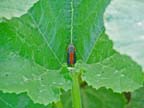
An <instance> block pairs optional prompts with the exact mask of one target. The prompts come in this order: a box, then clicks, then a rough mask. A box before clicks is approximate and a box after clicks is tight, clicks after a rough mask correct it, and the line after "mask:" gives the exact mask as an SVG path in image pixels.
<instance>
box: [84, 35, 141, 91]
mask: <svg viewBox="0 0 144 108" xmlns="http://www.w3.org/2000/svg"><path fill="white" fill-rule="evenodd" d="M88 63H91V64H83V66H82V67H83V70H84V71H85V72H84V73H83V76H82V78H83V80H85V81H87V83H88V84H89V85H92V86H93V87H94V88H96V89H98V88H100V87H106V88H112V89H113V90H114V91H116V92H123V91H133V90H135V89H137V88H139V87H141V86H142V85H143V73H142V69H141V67H140V66H139V65H137V64H136V63H135V62H134V61H132V60H131V59H130V58H129V57H127V56H125V55H120V54H119V53H117V52H116V51H114V50H113V49H112V42H111V41H110V40H109V39H108V37H107V35H105V34H103V35H102V36H101V37H100V38H99V39H98V41H97V43H96V45H95V48H94V50H93V52H92V55H91V56H90V59H89V61H88Z"/></svg>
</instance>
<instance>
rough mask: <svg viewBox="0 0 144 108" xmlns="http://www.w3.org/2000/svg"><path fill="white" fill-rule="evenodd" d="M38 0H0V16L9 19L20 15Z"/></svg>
mask: <svg viewBox="0 0 144 108" xmlns="http://www.w3.org/2000/svg"><path fill="white" fill-rule="evenodd" d="M37 1H38V0H1V1H0V18H6V19H11V18H12V17H20V16H22V15H24V14H25V13H27V11H28V10H29V9H30V8H31V7H32V6H33V5H34V3H36V2H37Z"/></svg>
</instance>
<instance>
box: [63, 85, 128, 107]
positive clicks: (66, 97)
mask: <svg viewBox="0 0 144 108" xmlns="http://www.w3.org/2000/svg"><path fill="white" fill-rule="evenodd" d="M61 98H62V104H63V108H72V107H71V106H72V99H71V95H70V92H66V93H64V94H63V95H62V97H61ZM81 99H82V105H83V107H82V108H115V106H117V108H124V106H125V104H126V100H125V98H124V96H123V95H122V94H118V93H113V92H112V90H111V89H105V88H100V89H99V90H95V89H93V88H91V87H85V88H81Z"/></svg>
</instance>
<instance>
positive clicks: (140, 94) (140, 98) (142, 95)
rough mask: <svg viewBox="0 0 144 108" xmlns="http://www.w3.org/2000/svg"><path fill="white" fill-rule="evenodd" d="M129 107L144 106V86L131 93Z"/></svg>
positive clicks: (141, 107)
mask: <svg viewBox="0 0 144 108" xmlns="http://www.w3.org/2000/svg"><path fill="white" fill-rule="evenodd" d="M127 108H144V87H142V88H140V89H138V90H136V91H134V92H133V93H132V94H131V100H130V103H129V104H128V107H127Z"/></svg>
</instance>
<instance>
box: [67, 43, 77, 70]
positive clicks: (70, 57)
mask: <svg viewBox="0 0 144 108" xmlns="http://www.w3.org/2000/svg"><path fill="white" fill-rule="evenodd" d="M75 63H76V49H75V47H74V45H73V44H70V45H69V46H68V50H67V64H68V66H71V67H73V66H74V64H75Z"/></svg>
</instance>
